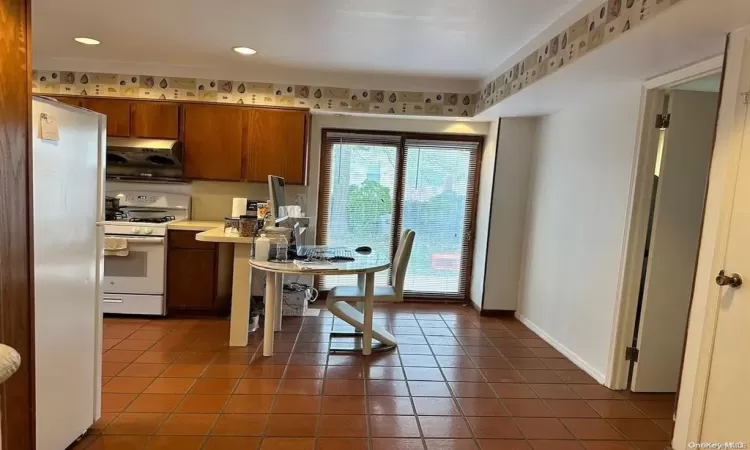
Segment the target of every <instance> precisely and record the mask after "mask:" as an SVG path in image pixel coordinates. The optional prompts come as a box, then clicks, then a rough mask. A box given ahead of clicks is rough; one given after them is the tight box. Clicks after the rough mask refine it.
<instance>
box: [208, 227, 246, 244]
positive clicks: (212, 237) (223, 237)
mask: <svg viewBox="0 0 750 450" xmlns="http://www.w3.org/2000/svg"><path fill="white" fill-rule="evenodd" d="M193 229H195V228H193ZM195 240H196V241H204V242H223V243H228V244H251V243H252V242H253V238H252V237H240V236H238V235H236V234H225V233H224V224H223V223H222V224H221V226H219V227H216V228H212V229H210V230H207V231H204V232H202V233H198V234H196V235H195Z"/></svg>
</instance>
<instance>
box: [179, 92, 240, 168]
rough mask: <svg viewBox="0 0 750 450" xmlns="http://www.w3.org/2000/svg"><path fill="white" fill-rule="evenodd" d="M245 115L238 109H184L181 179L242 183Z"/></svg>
mask: <svg viewBox="0 0 750 450" xmlns="http://www.w3.org/2000/svg"><path fill="white" fill-rule="evenodd" d="M246 115H247V109H243V108H239V107H231V106H220V105H216V106H215V105H185V106H184V109H183V127H182V129H183V144H184V146H185V150H184V152H185V156H184V166H185V178H188V179H198V180H227V181H240V180H242V165H243V149H244V143H245V136H246V120H245V117H246Z"/></svg>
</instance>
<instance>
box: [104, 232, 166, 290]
mask: <svg viewBox="0 0 750 450" xmlns="http://www.w3.org/2000/svg"><path fill="white" fill-rule="evenodd" d="M127 240H128V255H127V256H105V257H104V286H103V289H104V292H105V293H108V294H147V295H163V294H164V278H165V276H164V272H165V263H164V260H165V248H166V246H165V244H164V238H163V237H156V236H153V237H136V236H127Z"/></svg>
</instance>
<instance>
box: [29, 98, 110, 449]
mask: <svg viewBox="0 0 750 450" xmlns="http://www.w3.org/2000/svg"><path fill="white" fill-rule="evenodd" d="M42 114H44V115H45V116H46V118H47V124H48V126H51V124H52V123H53V122H56V123H57V129H58V133H59V139H58V140H54V139H44V140H43V139H40V138H39V127H40V123H41V121H42V120H43V119H42V118H41V116H42ZM31 120H32V123H33V137H34V140H33V147H32V158H33V161H32V162H33V164H32V167H33V174H32V189H33V200H34V217H33V222H34V253H33V256H34V258H33V262H34V316H35V330H34V331H35V338H34V345H35V358H34V365H35V370H36V376H35V384H36V396H35V397H36V435H37V442H36V448H37V449H38V450H59V449H61V448H66V447H67V446H68V445H70V444H71V443H72V442H73V441H74V440H75V439H76V438H77V437H78V436H80V435H81V434H83V433H84V432H85V431H86V430H87V429H88V428H89V427H90V426H91V425H92V424H93V422H94V420H95V418H96V417H97V416H98V413H97V411H96V410H95V406H96V404H97V388H98V386H99V384H100V383H101V379H100V373H99V370H98V367H97V364H98V353H99V352H100V348H99V343H98V342H97V338H98V337H99V336H100V334H101V331H100V330H99V327H100V326H101V318H100V316H99V311H100V309H99V287H98V273H97V269H98V259H99V255H100V253H99V252H100V251H101V245H100V243H99V236H100V230H99V228H98V227H97V220H99V216H98V214H99V211H100V208H99V205H98V202H99V181H100V172H99V161H100V160H99V158H100V147H99V115H98V114H95V113H91V112H88V111H83V110H80V109H77V108H73V107H70V106H67V105H58V104H56V102H52V101H48V100H38V99H34V101H33V105H32V117H31Z"/></svg>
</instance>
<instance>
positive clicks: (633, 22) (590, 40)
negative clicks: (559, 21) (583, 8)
mask: <svg viewBox="0 0 750 450" xmlns="http://www.w3.org/2000/svg"><path fill="white" fill-rule="evenodd" d="M681 1H682V0H607V1H605V2H603V3H602V4H600V5H599V6H597V7H596V8H594V9H593V10H592V11H590V12H589V13H588V14H586V15H585V16H583V17H581V18H580V19H578V20H577V21H576V22H575V23H573V24H572V25H570V26H569V27H568V28H566V29H565V30H564V31H563V32H562V33H560V34H558V35H557V36H554V37H553V38H552V39H550V40H549V41H548V42H547V43H545V44H544V45H542V46H541V47H540V48H538V49H537V50H534V51H533V52H531V53H529V54H528V55H527V56H526V57H525V58H522V59H520V60H518V61H517V62H516V64H515V65H513V67H511V68H510V69H509V70H507V71H505V72H504V73H503V74H501V75H500V76H498V77H497V78H495V79H494V80H492V81H491V82H489V83H487V84H486V85H485V86H484V88H483V89H481V90H480V91H478V92H476V93H475V94H474V96H475V97H476V98H477V102H476V106H475V108H476V109H475V111H474V114H473V115H474V116H476V115H478V114H480V113H481V112H483V111H485V110H486V109H488V108H491V107H492V106H494V105H496V104H497V103H499V102H501V101H502V100H505V99H506V98H508V97H510V96H511V95H514V94H517V93H518V92H520V91H522V90H523V89H525V88H527V87H528V86H530V85H531V84H533V83H535V82H537V81H539V80H541V79H542V78H544V77H547V76H549V75H551V74H553V73H555V72H557V71H558V70H560V69H562V68H563V67H567V66H568V65H570V64H571V63H573V62H575V61H577V60H579V59H580V58H582V57H583V56H585V55H586V54H588V53H589V52H591V51H593V50H596V49H597V48H599V47H601V46H602V45H605V44H608V43H609V42H611V41H613V40H614V39H616V38H617V37H619V36H621V35H623V34H625V33H627V32H628V31H630V30H632V29H633V28H635V27H637V26H639V25H641V24H643V23H644V22H646V21H648V20H649V19H651V18H653V17H655V16H656V15H658V14H661V13H662V12H664V11H666V10H668V9H669V8H671V7H672V6H674V5H676V4H677V3H680V2H681Z"/></svg>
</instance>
